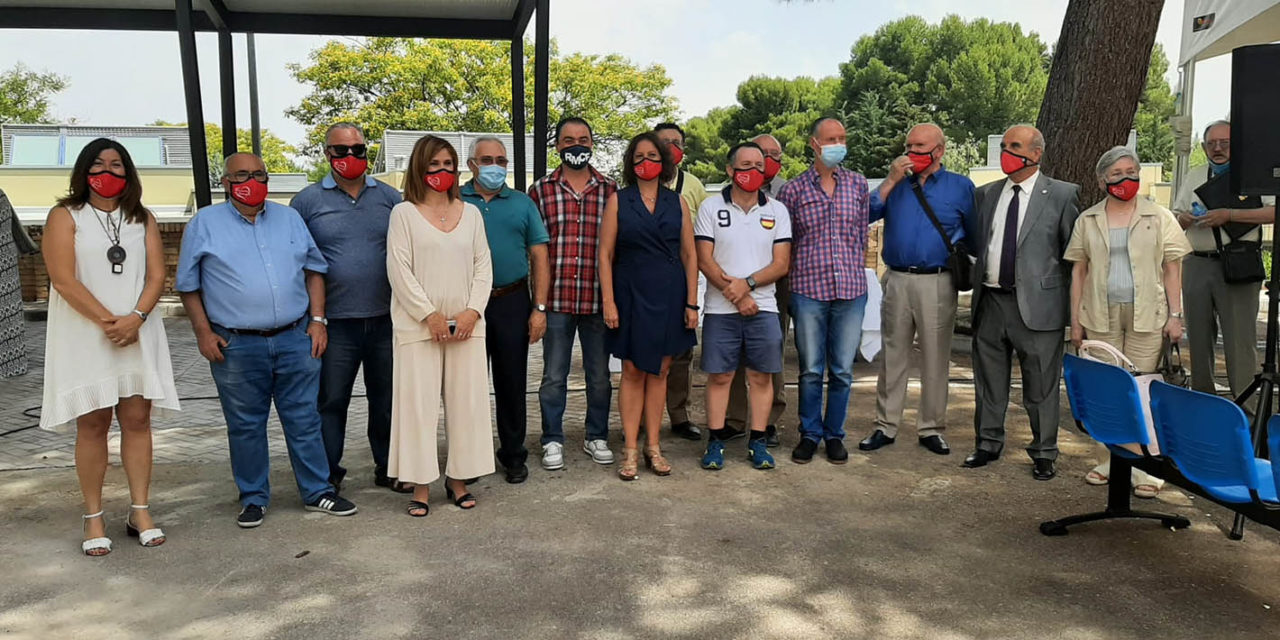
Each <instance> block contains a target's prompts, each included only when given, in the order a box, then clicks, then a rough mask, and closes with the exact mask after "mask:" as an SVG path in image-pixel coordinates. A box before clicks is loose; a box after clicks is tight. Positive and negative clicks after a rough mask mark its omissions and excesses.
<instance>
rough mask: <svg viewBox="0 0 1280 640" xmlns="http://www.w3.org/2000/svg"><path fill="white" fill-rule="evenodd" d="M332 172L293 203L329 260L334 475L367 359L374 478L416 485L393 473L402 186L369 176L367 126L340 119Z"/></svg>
mask: <svg viewBox="0 0 1280 640" xmlns="http://www.w3.org/2000/svg"><path fill="white" fill-rule="evenodd" d="M324 155H325V158H326V159H327V160H328V161H329V167H330V171H329V175H327V176H325V177H324V180H321V181H320V182H317V183H315V184H312V185H309V186H308V187H307V188H305V189H303V190H302V191H300V192H299V193H298V195H296V196H294V197H293V201H292V202H290V203H289V205H290V206H292V207H293V208H294V209H297V210H298V213H299V214H301V215H302V219H303V221H304V222H306V224H307V228H308V229H310V230H311V236H312V237H313V238H314V239H315V241H316V245H317V246H318V247H320V253H322V254H323V255H324V259H325V261H326V262H328V263H329V273H328V276H327V277H326V278H325V310H326V312H327V314H328V320H329V348H328V350H327V351H325V354H324V358H323V360H322V361H321V365H320V398H319V408H320V420H321V425H322V432H323V434H324V448H325V453H326V454H327V455H328V458H329V481H330V482H332V483H333V486H334V488H335V489H338V488H340V487H341V484H342V479H343V477H344V476H346V473H347V470H346V469H344V468H342V465H341V464H340V463H341V462H342V449H343V445H344V443H345V442H346V437H347V408H348V407H349V406H350V405H351V390H352V388H353V386H354V385H355V381H356V372H357V371H359V370H360V365H364V386H365V393H366V394H367V396H368V401H369V424H368V429H367V431H368V434H369V449H370V450H371V453H372V454H373V481H374V484H376V485H378V486H380V487H390V488H391V489H392V490H393V491H398V492H401V493H404V492H406V491H411V489H407V488H406V487H404V486H403V485H401V484H400V483H399V482H396V481H395V480H394V479H393V478H388V477H387V449H388V447H389V446H390V440H391V347H392V344H391V342H392V339H391V335H392V332H391V315H390V313H391V285H390V283H389V282H388V281H387V225H388V224H389V222H390V220H391V207H394V206H395V205H397V204H399V203H400V201H401V200H403V199H404V198H402V197H401V196H400V192H399V191H396V190H395V189H394V188H392V187H391V186H389V185H387V184H385V183H383V182H380V181H378V180H375V179H373V178H372V177H371V176H368V175H366V174H365V170H366V169H367V168H368V148H367V147H366V145H365V140H364V133H363V132H362V131H361V130H360V127H358V126H356V125H354V124H351V123H349V122H339V123H337V124H334V125H333V126H331V127H329V130H328V131H327V132H325V139H324Z"/></svg>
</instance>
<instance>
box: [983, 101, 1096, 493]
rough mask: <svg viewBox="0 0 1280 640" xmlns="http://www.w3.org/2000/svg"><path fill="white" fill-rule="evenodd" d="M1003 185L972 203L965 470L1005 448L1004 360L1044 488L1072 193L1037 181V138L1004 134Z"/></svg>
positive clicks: (1014, 131) (1053, 438)
mask: <svg viewBox="0 0 1280 640" xmlns="http://www.w3.org/2000/svg"><path fill="white" fill-rule="evenodd" d="M1000 149H1001V151H1000V167H1001V169H1003V170H1004V173H1005V175H1007V176H1008V177H1007V178H1005V179H1004V180H1000V181H997V182H992V183H990V184H987V185H983V186H982V187H980V188H978V190H977V191H976V192H975V195H974V207H975V208H974V211H976V212H977V213H978V215H977V216H975V218H976V219H977V223H978V225H979V228H978V229H976V230H975V233H973V234H972V236H971V237H972V238H973V239H974V241H975V245H976V246H975V255H976V256H977V264H976V266H975V268H976V273H975V276H974V282H975V283H976V284H975V286H974V289H973V299H972V308H973V374H974V382H975V392H976V393H975V396H976V399H977V407H976V410H975V412H974V428H975V431H976V432H977V447H976V450H975V451H974V452H973V453H972V454H970V455H969V457H967V458H965V460H964V466H966V467H970V468H973V467H981V466H984V465H986V464H987V463H988V462H991V461H993V460H996V459H997V458H999V457H1000V452H1001V451H1002V450H1003V449H1004V419H1005V412H1006V410H1007V409H1008V407H1009V387H1010V381H1009V378H1010V373H1011V370H1012V364H1013V363H1012V356H1013V354H1015V353H1016V354H1017V356H1018V363H1019V365H1020V367H1021V369H1022V405H1023V407H1025V408H1026V410H1027V414H1028V416H1029V417H1030V419H1031V434H1032V440H1031V445H1030V446H1029V447H1027V453H1028V454H1029V455H1030V456H1031V459H1032V461H1033V462H1034V467H1033V468H1032V472H1031V475H1032V476H1033V477H1034V478H1035V479H1037V480H1049V479H1052V478H1053V477H1054V475H1056V473H1057V472H1056V471H1055V469H1054V460H1055V459H1057V457H1058V408H1059V401H1058V379H1059V377H1060V376H1061V372H1062V348H1063V343H1064V339H1063V338H1064V335H1063V328H1064V327H1066V326H1067V324H1068V322H1069V320H1070V311H1069V307H1070V300H1069V298H1070V290H1071V265H1070V264H1069V263H1067V262H1065V261H1063V259H1062V255H1063V252H1065V251H1066V247H1067V242H1068V241H1069V240H1070V239H1071V230H1072V227H1073V225H1074V224H1075V221H1076V217H1077V216H1078V215H1080V210H1079V207H1078V206H1077V198H1078V195H1079V192H1080V187H1078V186H1077V185H1074V184H1070V183H1067V182H1060V181H1058V180H1054V179H1053V178H1050V177H1048V176H1046V175H1043V174H1041V173H1040V167H1039V164H1040V157H1041V155H1042V154H1043V153H1044V136H1043V135H1042V134H1041V133H1040V132H1039V131H1038V130H1036V129H1035V127H1031V126H1027V125H1018V126H1014V127H1010V128H1009V130H1008V131H1006V132H1005V134H1004V139H1003V140H1002V141H1001V142H1000Z"/></svg>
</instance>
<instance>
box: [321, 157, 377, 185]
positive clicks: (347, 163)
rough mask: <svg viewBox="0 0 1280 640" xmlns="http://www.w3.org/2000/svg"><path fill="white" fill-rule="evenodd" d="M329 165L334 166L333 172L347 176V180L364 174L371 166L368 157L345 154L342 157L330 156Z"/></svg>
mask: <svg viewBox="0 0 1280 640" xmlns="http://www.w3.org/2000/svg"><path fill="white" fill-rule="evenodd" d="M329 166H331V167H333V172H334V173H336V174H338V175H340V176H342V177H343V178H346V179H347V180H355V179H356V178H359V177H360V176H362V175H364V172H365V169H368V168H369V159H368V158H357V157H355V156H343V157H341V158H329Z"/></svg>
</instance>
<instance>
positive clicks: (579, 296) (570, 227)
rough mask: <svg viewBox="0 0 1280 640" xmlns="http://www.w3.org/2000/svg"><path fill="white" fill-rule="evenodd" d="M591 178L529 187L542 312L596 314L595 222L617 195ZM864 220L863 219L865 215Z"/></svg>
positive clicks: (610, 184) (600, 178)
mask: <svg viewBox="0 0 1280 640" xmlns="http://www.w3.org/2000/svg"><path fill="white" fill-rule="evenodd" d="M589 169H590V170H591V179H590V180H588V181H587V186H586V188H585V189H583V191H582V193H576V192H574V190H573V187H570V186H569V183H568V182H565V181H564V180H563V179H561V174H562V172H563V170H562V169H556V170H555V171H553V172H551V173H550V174H549V175H546V176H543V177H541V178H539V179H537V180H536V181H534V183H533V185H532V186H530V187H529V197H530V198H533V203H534V204H536V205H538V211H539V212H540V213H542V221H543V222H544V223H545V224H546V225H547V233H548V234H549V235H550V236H551V242H550V243H549V244H548V245H547V254H548V255H547V261H548V262H549V263H550V265H551V299H550V300H548V301H547V309H548V310H549V311H555V312H557V313H572V314H579V315H587V314H593V313H600V302H601V301H600V283H599V280H600V277H599V276H600V272H599V270H598V269H599V264H598V261H597V259H596V251H597V249H598V248H599V246H600V220H601V219H602V218H603V217H604V205H605V203H606V202H608V201H609V196H611V195H613V194H614V193H616V192H617V191H618V183H617V182H614V181H613V179H612V178H609V177H608V176H605V175H604V174H602V173H600V172H598V171H596V169H595V167H589ZM864 219H865V216H864Z"/></svg>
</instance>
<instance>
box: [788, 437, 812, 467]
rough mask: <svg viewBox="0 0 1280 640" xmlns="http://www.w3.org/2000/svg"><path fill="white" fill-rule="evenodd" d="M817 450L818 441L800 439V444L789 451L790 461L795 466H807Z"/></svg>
mask: <svg viewBox="0 0 1280 640" xmlns="http://www.w3.org/2000/svg"><path fill="white" fill-rule="evenodd" d="M817 450H818V441H817V440H810V439H808V438H801V439H800V444H798V445H796V448H795V449H793V450H792V451H791V461H792V462H795V463H796V464H808V463H809V462H810V461H812V460H813V454H814V453H815V452H816V451H817Z"/></svg>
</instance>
